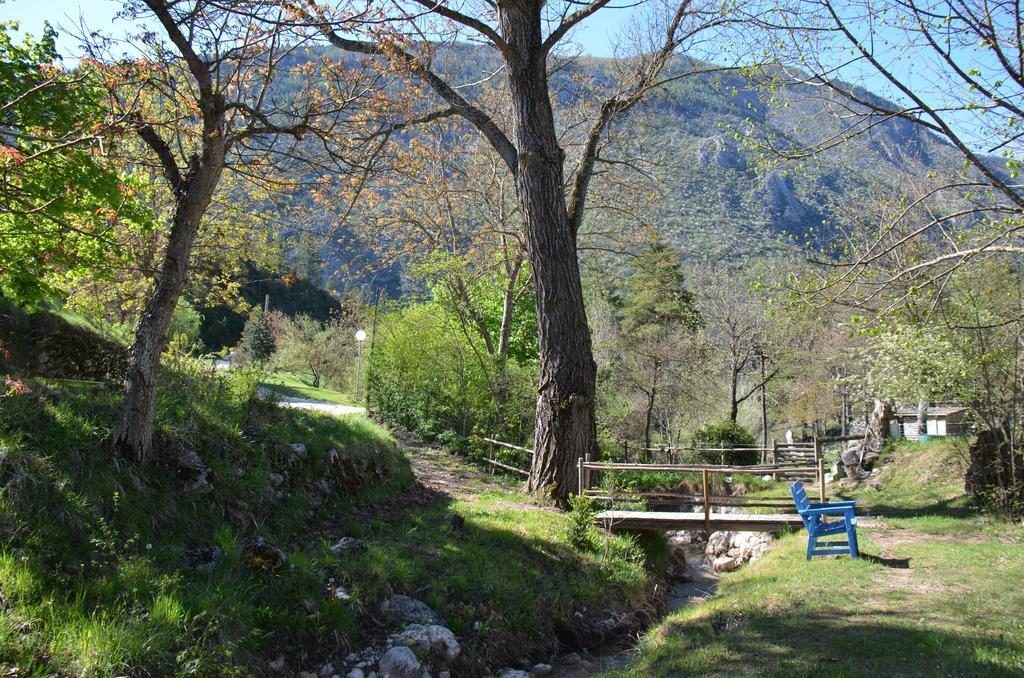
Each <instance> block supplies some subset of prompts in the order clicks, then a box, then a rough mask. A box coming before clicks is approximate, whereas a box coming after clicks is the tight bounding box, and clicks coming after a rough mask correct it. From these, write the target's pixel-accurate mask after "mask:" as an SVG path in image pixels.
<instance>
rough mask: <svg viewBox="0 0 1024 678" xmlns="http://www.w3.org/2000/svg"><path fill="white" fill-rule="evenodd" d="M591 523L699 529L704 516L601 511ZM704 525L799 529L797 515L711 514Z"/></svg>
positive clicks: (610, 526)
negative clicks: (707, 523)
mask: <svg viewBox="0 0 1024 678" xmlns="http://www.w3.org/2000/svg"><path fill="white" fill-rule="evenodd" d="M595 521H596V522H597V524H598V525H599V526H601V527H604V528H606V529H609V530H700V529H703V528H704V514H703V513H696V512H677V511H603V512H601V513H599V514H598V515H597V516H596V518H595ZM708 522H709V523H710V525H711V529H713V530H743V531H750V532H781V531H783V530H790V529H794V530H795V529H800V528H801V527H803V520H802V519H801V518H800V516H799V515H798V514H795V513H794V514H792V515H790V514H761V513H712V514H711V515H710V517H709V520H708Z"/></svg>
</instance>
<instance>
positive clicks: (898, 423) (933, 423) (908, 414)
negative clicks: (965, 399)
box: [891, 405, 968, 440]
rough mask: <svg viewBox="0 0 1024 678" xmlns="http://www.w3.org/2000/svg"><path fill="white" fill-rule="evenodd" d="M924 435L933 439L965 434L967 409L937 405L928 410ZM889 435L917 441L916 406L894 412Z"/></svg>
mask: <svg viewBox="0 0 1024 678" xmlns="http://www.w3.org/2000/svg"><path fill="white" fill-rule="evenodd" d="M925 424H926V425H927V429H926V430H925V434H926V435H928V436H931V437H933V438H942V437H945V436H959V435H964V434H965V433H967V432H968V431H967V408H966V407H963V406H962V405H937V406H935V407H929V408H928V414H927V416H926V417H925ZM891 433H892V434H893V435H894V436H896V437H897V438H906V439H908V440H917V439H918V437H919V434H920V431H918V425H917V406H916V405H915V406H913V407H901V408H900V409H899V410H897V411H896V418H895V419H894V420H893V422H892V426H891Z"/></svg>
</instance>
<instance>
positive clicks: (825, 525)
mask: <svg viewBox="0 0 1024 678" xmlns="http://www.w3.org/2000/svg"><path fill="white" fill-rule="evenodd" d="M789 489H790V490H791V491H792V492H793V502H794V503H795V504H796V510H797V512H798V513H799V514H800V517H801V518H802V519H803V521H804V527H806V528H807V560H810V559H811V556H829V555H842V554H845V553H849V554H850V557H851V558H856V557H857V556H858V555H859V551H858V549H857V516H855V515H854V503H855V502H852V501H833V502H829V503H827V504H813V503H811V502H810V501H809V500H808V499H807V491H806V490H805V489H804V484H803V483H802V482H801V481H799V480H798V481H796V482H795V483H793V484H792V485H790V488H789ZM827 516H837V517H841V518H842V520H832V521H826V520H825V518H826V517H827ZM844 532H845V533H846V541H826V542H819V541H818V540H819V539H820V538H822V537H829V536H832V535H836V534H842V533H844Z"/></svg>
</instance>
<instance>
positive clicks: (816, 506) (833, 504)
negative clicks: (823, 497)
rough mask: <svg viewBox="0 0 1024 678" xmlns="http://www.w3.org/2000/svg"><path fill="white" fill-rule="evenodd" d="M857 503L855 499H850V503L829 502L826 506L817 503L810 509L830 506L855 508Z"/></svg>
mask: <svg viewBox="0 0 1024 678" xmlns="http://www.w3.org/2000/svg"><path fill="white" fill-rule="evenodd" d="M856 503H857V502H856V501H855V500H853V499H850V500H849V501H827V502H825V503H824V504H822V503H820V502H818V503H815V504H811V505H810V508H828V507H830V506H836V507H839V506H853V505H854V504H856Z"/></svg>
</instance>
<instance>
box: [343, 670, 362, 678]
mask: <svg viewBox="0 0 1024 678" xmlns="http://www.w3.org/2000/svg"><path fill="white" fill-rule="evenodd" d="M365 675H366V674H364V673H363V670H362V669H360V668H358V667H357V668H354V669H352V670H351V671H349V672H348V673H346V674H345V678H364V676H365Z"/></svg>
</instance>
